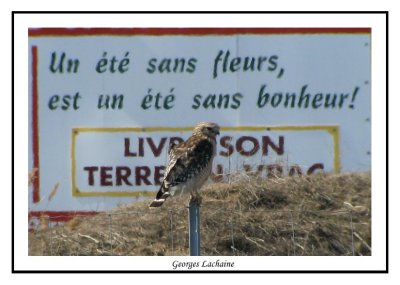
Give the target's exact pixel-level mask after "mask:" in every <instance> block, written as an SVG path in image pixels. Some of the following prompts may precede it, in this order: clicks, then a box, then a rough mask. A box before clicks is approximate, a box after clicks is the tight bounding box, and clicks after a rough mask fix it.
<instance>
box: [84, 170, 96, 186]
mask: <svg viewBox="0 0 400 285" xmlns="http://www.w3.org/2000/svg"><path fill="white" fill-rule="evenodd" d="M83 170H86V171H88V184H89V185H90V186H92V185H94V176H93V173H94V172H95V171H98V170H99V168H98V167H97V166H85V167H84V168H83Z"/></svg>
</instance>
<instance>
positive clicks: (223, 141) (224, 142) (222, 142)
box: [219, 136, 235, 156]
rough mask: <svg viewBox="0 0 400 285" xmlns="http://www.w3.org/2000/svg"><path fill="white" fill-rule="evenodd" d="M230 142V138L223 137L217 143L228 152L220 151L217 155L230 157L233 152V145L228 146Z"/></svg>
mask: <svg viewBox="0 0 400 285" xmlns="http://www.w3.org/2000/svg"><path fill="white" fill-rule="evenodd" d="M231 141H232V137H230V136H224V137H222V138H221V139H220V141H219V143H220V145H221V147H223V148H226V149H227V150H228V151H227V152H225V151H220V152H219V155H221V156H230V155H232V153H233V152H234V151H235V150H234V148H233V145H231V144H230V142H231Z"/></svg>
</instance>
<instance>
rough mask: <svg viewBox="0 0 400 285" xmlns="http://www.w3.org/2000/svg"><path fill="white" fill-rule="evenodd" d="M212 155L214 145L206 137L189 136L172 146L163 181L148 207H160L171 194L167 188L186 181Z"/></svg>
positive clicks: (199, 170) (201, 167) (207, 162)
mask: <svg viewBox="0 0 400 285" xmlns="http://www.w3.org/2000/svg"><path fill="white" fill-rule="evenodd" d="M213 156H214V145H213V143H212V142H211V141H210V140H208V139H207V138H202V137H198V136H191V137H190V138H189V139H188V140H187V141H185V142H181V143H180V144H178V145H175V146H173V147H172V148H171V149H170V152H169V161H168V165H167V167H166V170H165V175H164V181H163V182H162V184H161V187H160V190H158V192H157V195H156V199H155V200H154V201H153V202H152V203H151V204H150V207H160V206H161V205H162V204H163V203H164V201H165V199H166V198H167V197H169V196H170V195H171V193H170V192H169V188H170V187H173V186H176V185H179V184H182V183H186V182H187V181H188V180H190V179H192V178H194V177H195V176H196V175H198V174H199V173H200V172H201V171H202V170H203V169H204V168H205V167H207V166H208V165H209V163H210V162H211V160H212V159H213Z"/></svg>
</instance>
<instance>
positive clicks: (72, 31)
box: [28, 27, 371, 37]
mask: <svg viewBox="0 0 400 285" xmlns="http://www.w3.org/2000/svg"><path fill="white" fill-rule="evenodd" d="M370 33H371V28H365V27H352V28H350V27H349V28H339V27H332V28H323V27H320V28H317V27H315V28H290V27H288V28H30V29H29V31H28V35H29V37H74V36H139V35H143V36H174V35H176V36H213V35H214V36H230V35H280V34H282V35H286V34H370Z"/></svg>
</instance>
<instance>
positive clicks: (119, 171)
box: [115, 166, 132, 186]
mask: <svg viewBox="0 0 400 285" xmlns="http://www.w3.org/2000/svg"><path fill="white" fill-rule="evenodd" d="M115 176H116V177H115V178H116V182H115V185H116V186H121V185H122V182H124V183H125V185H129V186H132V183H131V182H129V180H128V178H129V176H131V169H130V168H129V167H126V166H117V167H116V169H115Z"/></svg>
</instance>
